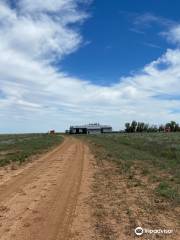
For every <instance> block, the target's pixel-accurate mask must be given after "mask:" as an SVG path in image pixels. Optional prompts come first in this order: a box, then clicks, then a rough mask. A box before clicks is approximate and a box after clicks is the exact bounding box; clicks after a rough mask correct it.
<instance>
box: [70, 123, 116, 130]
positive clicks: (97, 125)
mask: <svg viewBox="0 0 180 240" xmlns="http://www.w3.org/2000/svg"><path fill="white" fill-rule="evenodd" d="M70 128H87V129H101V128H112V127H111V126H110V125H101V124H85V125H77V126H71V127H70Z"/></svg>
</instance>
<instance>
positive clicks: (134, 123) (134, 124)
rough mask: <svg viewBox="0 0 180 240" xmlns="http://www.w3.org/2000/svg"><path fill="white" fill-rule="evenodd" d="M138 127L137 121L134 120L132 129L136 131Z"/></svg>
mask: <svg viewBox="0 0 180 240" xmlns="http://www.w3.org/2000/svg"><path fill="white" fill-rule="evenodd" d="M136 128H137V122H136V121H134V120H133V121H132V123H131V131H132V132H136Z"/></svg>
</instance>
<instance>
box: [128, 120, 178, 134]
mask: <svg viewBox="0 0 180 240" xmlns="http://www.w3.org/2000/svg"><path fill="white" fill-rule="evenodd" d="M178 131H180V126H179V124H178V123H176V122H175V121H171V122H168V123H166V124H164V125H163V124H161V125H160V126H157V125H150V124H148V123H144V122H137V121H135V120H133V121H132V122H131V123H129V122H127V123H125V132H128V133H129V132H178Z"/></svg>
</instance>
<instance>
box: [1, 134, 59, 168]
mask: <svg viewBox="0 0 180 240" xmlns="http://www.w3.org/2000/svg"><path fill="white" fill-rule="evenodd" d="M61 141H62V136H60V135H58V134H53V135H50V134H14V135H0V166H5V165H7V164H11V163H16V164H22V163H23V162H25V161H27V160H28V159H29V158H30V157H31V156H32V155H35V154H39V153H42V152H44V151H46V150H49V149H50V148H51V147H53V146H55V145H57V144H59V143H60V142H61Z"/></svg>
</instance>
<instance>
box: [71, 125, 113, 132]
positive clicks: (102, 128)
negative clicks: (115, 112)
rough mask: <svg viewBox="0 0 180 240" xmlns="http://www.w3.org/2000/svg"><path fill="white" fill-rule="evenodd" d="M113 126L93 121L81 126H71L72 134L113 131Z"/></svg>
mask: <svg viewBox="0 0 180 240" xmlns="http://www.w3.org/2000/svg"><path fill="white" fill-rule="evenodd" d="M111 132H112V127H111V126H109V125H101V124H99V123H91V124H87V125H81V126H70V128H69V133H70V134H100V133H111Z"/></svg>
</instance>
